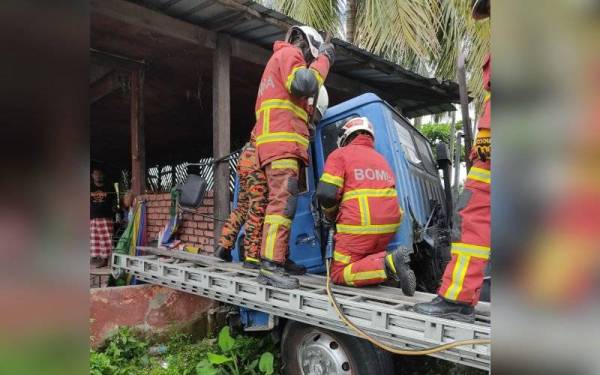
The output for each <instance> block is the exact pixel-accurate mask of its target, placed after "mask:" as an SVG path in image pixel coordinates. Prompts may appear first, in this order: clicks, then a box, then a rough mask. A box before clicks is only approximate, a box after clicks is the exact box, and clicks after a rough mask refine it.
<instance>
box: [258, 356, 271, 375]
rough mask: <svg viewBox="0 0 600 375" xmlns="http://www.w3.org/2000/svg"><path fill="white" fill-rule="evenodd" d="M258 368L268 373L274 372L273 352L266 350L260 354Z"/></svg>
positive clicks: (268, 374) (269, 374)
mask: <svg viewBox="0 0 600 375" xmlns="http://www.w3.org/2000/svg"><path fill="white" fill-rule="evenodd" d="M258 369H259V370H260V371H262V372H264V373H265V374H267V375H271V374H272V373H273V354H272V353H271V352H265V353H263V354H262V355H261V356H260V361H259V362H258Z"/></svg>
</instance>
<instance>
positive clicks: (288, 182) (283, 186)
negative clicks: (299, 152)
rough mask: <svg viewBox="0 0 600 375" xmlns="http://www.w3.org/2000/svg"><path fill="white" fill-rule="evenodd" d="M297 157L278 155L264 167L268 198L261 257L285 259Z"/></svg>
mask: <svg viewBox="0 0 600 375" xmlns="http://www.w3.org/2000/svg"><path fill="white" fill-rule="evenodd" d="M300 163H301V162H300V161H299V160H298V159H294V158H290V159H279V160H274V161H272V162H271V163H269V164H267V165H266V166H265V168H264V171H265V175H266V177H267V184H268V187H269V199H268V205H267V211H266V215H265V222H264V225H263V233H262V246H261V253H260V255H261V258H262V259H265V260H269V261H272V262H275V263H279V264H283V263H285V261H286V259H287V256H288V244H289V238H290V230H291V226H292V220H293V218H294V214H295V213H296V202H297V195H298V176H299V168H300Z"/></svg>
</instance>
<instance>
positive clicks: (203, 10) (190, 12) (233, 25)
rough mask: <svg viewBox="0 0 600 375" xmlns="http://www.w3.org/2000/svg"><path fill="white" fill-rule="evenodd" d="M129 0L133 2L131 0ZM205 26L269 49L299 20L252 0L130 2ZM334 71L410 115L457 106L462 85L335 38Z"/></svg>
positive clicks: (145, 0) (420, 114)
mask: <svg viewBox="0 0 600 375" xmlns="http://www.w3.org/2000/svg"><path fill="white" fill-rule="evenodd" d="M130 1H131V0H130ZM131 2H135V3H139V4H141V5H144V6H146V7H148V8H150V9H153V10H157V11H160V12H162V13H165V14H167V15H169V16H172V17H174V18H177V19H180V20H183V21H186V22H189V23H192V24H195V25H198V26H201V27H203V28H206V29H209V30H213V31H219V32H222V33H225V34H229V35H231V36H234V37H236V38H239V39H242V40H245V41H247V42H250V43H253V44H257V45H259V46H261V47H263V48H265V49H268V50H270V49H271V48H272V45H273V42H275V41H276V40H281V39H283V38H284V36H285V33H286V31H287V29H288V28H289V26H291V25H297V24H299V23H298V22H297V21H295V20H293V19H291V18H289V17H287V16H285V15H284V14H282V13H279V12H277V11H274V10H272V9H269V8H266V7H264V6H262V5H260V4H258V3H256V2H254V1H250V0H137V1H131ZM332 42H333V43H334V45H335V46H336V61H335V64H334V65H333V67H332V72H334V73H336V74H338V75H340V76H344V77H346V78H349V79H352V80H355V81H358V82H361V83H363V84H366V85H369V86H370V87H372V88H374V89H376V90H377V94H379V95H380V96H382V97H383V98H384V99H386V100H387V101H388V102H390V104H392V105H394V106H396V107H398V108H400V109H401V110H402V112H403V113H404V114H405V115H406V116H408V117H415V116H422V115H426V114H432V113H439V112H444V111H451V110H454V107H453V106H452V105H451V104H450V103H458V101H459V94H458V85H457V84H456V83H455V82H452V81H440V80H438V79H435V78H427V77H423V76H421V75H418V74H416V73H414V72H411V71H409V70H407V69H404V68H402V67H401V66H399V65H397V64H395V63H393V62H390V61H387V60H386V59H384V58H382V57H380V56H377V55H374V54H372V53H370V52H367V51H365V50H363V49H360V48H358V47H356V46H354V45H352V44H350V43H347V42H345V41H343V40H340V39H337V38H334V39H333V41H332Z"/></svg>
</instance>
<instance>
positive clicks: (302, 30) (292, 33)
mask: <svg viewBox="0 0 600 375" xmlns="http://www.w3.org/2000/svg"><path fill="white" fill-rule="evenodd" d="M273 51H274V53H273V55H272V56H271V58H270V59H269V61H268V62H267V66H266V67H265V70H264V72H263V75H262V78H261V82H260V87H259V90H258V97H257V99H256V125H255V127H254V129H253V133H254V134H255V135H256V146H257V155H258V161H259V164H260V166H261V168H262V169H263V170H264V171H265V175H266V178H267V184H268V187H269V195H268V205H267V209H266V214H265V220H264V225H263V233H262V245H261V254H260V255H261V259H262V262H261V269H260V271H259V276H258V282H260V283H262V284H268V285H272V286H276V287H279V288H284V289H293V288H297V287H298V286H299V282H298V279H296V278H293V277H290V276H289V274H288V272H290V273H292V272H293V273H296V274H300V273H303V272H305V270H306V269H305V268H304V267H301V266H298V265H295V264H293V263H292V262H291V261H289V260H288V242H289V236H290V227H291V223H292V219H293V218H294V214H295V212H296V200H297V197H296V195H297V194H298V177H299V174H300V168H303V167H304V166H305V165H307V164H308V162H309V160H308V146H309V140H308V136H309V130H308V125H307V122H308V116H309V115H308V113H307V107H308V105H307V102H308V98H310V97H314V96H315V94H317V91H318V89H319V87H320V86H322V85H323V82H324V80H325V79H326V77H327V74H328V72H329V67H330V66H331V64H333V60H334V47H333V45H332V44H331V43H328V42H323V38H322V37H321V35H319V33H317V31H316V30H314V29H313V28H311V27H307V26H292V27H291V28H290V30H289V31H288V33H287V35H286V39H285V41H276V42H275V44H274V45H273Z"/></svg>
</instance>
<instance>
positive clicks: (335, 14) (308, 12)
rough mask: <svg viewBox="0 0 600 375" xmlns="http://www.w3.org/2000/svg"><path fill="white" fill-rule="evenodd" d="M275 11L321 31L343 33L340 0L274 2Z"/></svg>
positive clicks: (283, 0) (275, 0)
mask: <svg viewBox="0 0 600 375" xmlns="http://www.w3.org/2000/svg"><path fill="white" fill-rule="evenodd" d="M273 4H274V6H275V9H277V10H279V11H281V12H283V13H284V14H286V15H288V16H290V17H291V18H293V19H295V20H297V21H300V22H302V23H304V24H306V25H309V26H312V27H314V28H315V29H317V30H320V31H328V32H331V33H333V34H335V35H340V33H341V19H342V7H341V6H342V4H340V2H339V1H338V0H274V2H273Z"/></svg>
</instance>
